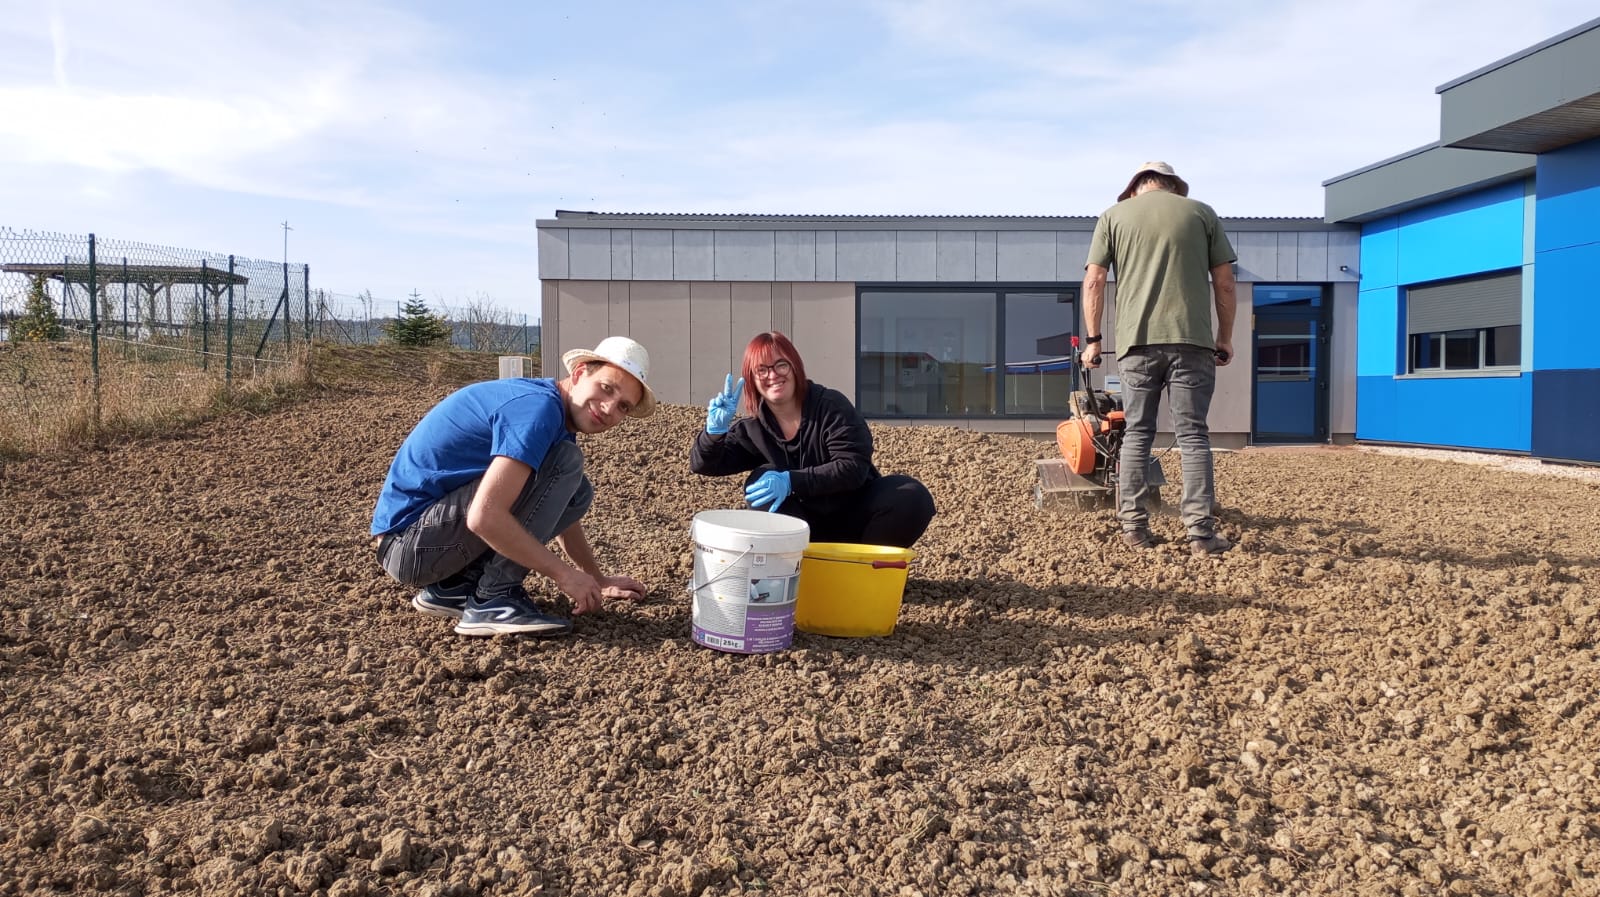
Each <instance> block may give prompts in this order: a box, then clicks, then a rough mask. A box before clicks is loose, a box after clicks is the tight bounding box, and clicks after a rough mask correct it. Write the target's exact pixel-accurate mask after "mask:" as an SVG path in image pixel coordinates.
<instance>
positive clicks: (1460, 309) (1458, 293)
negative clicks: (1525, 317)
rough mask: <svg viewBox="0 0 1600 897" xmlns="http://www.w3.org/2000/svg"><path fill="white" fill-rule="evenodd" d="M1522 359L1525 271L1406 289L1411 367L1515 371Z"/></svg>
mask: <svg viewBox="0 0 1600 897" xmlns="http://www.w3.org/2000/svg"><path fill="white" fill-rule="evenodd" d="M1521 364H1522V272H1521V271H1502V272H1497V273H1495V274H1486V275H1481V276H1477V277H1466V278H1461V279H1459V280H1445V281H1439V282H1436V283H1429V284H1419V285H1416V286H1412V287H1408V288H1407V289H1406V372H1407V373H1411V374H1449V373H1465V372H1471V371H1513V370H1517V369H1519V368H1520V367H1521Z"/></svg>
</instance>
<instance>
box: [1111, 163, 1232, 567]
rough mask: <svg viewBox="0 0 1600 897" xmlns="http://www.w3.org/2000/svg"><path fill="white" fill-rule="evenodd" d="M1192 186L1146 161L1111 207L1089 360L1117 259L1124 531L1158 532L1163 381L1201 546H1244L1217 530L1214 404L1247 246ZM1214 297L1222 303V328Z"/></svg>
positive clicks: (1190, 517) (1190, 523) (1188, 523)
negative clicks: (1241, 252)
mask: <svg viewBox="0 0 1600 897" xmlns="http://www.w3.org/2000/svg"><path fill="white" fill-rule="evenodd" d="M1188 197H1189V184H1188V183H1187V182H1186V181H1184V180H1183V178H1180V177H1178V175H1177V172H1175V171H1173V170H1172V166H1170V165H1168V164H1167V163H1165V162H1146V163H1145V164H1144V165H1142V166H1140V168H1139V170H1138V171H1136V172H1134V174H1133V178H1132V180H1130V181H1129V182H1128V187H1127V189H1125V190H1123V191H1122V195H1121V196H1118V197H1117V204H1116V205H1114V206H1112V207H1111V208H1109V209H1107V210H1106V211H1105V212H1104V214H1102V215H1101V216H1100V220H1099V221H1098V222H1097V223H1096V224H1095V228H1094V238H1093V240H1092V241H1091V242H1090V244H1089V260H1088V263H1087V264H1086V265H1085V266H1084V271H1085V273H1084V277H1083V320H1084V329H1085V330H1086V331H1087V335H1086V337H1085V348H1084V350H1083V363H1084V364H1085V365H1086V366H1088V367H1091V368H1093V367H1099V363H1100V340H1101V336H1102V334H1101V329H1100V325H1101V317H1102V316H1103V313H1104V311H1105V297H1106V274H1107V272H1108V271H1109V270H1114V271H1116V274H1117V315H1116V324H1117V326H1116V333H1115V337H1116V343H1115V348H1116V351H1117V368H1118V370H1119V372H1120V373H1121V376H1122V396H1123V408H1124V411H1125V412H1126V414H1127V430H1126V431H1125V433H1124V435H1123V440H1122V456H1121V460H1120V463H1119V474H1118V475H1119V482H1118V490H1117V492H1118V496H1117V516H1118V517H1119V518H1120V519H1121V522H1122V538H1123V541H1125V542H1126V543H1127V544H1128V545H1130V546H1132V547H1134V548H1152V547H1154V546H1155V544H1156V540H1155V537H1154V536H1153V535H1152V534H1151V532H1150V514H1149V511H1148V510H1147V509H1146V507H1145V504H1146V497H1147V495H1148V491H1149V486H1148V484H1147V483H1146V480H1145V471H1146V468H1147V467H1148V466H1149V463H1150V446H1151V443H1153V442H1154V441H1155V433H1156V413H1157V412H1158V410H1159V409H1160V402H1161V393H1162V390H1170V395H1171V408H1170V409H1169V410H1170V411H1171V412H1172V425H1173V431H1174V435H1175V436H1176V437H1177V443H1178V448H1179V449H1180V450H1181V452H1182V456H1183V502H1182V504H1181V505H1180V510H1181V513H1182V516H1183V524H1184V528H1185V529H1186V530H1187V531H1188V535H1189V549H1190V551H1192V552H1193V553H1194V554H1196V555H1201V556H1208V555H1218V554H1221V553H1222V552H1224V551H1227V550H1228V549H1229V548H1231V547H1232V546H1233V543H1232V542H1229V541H1228V540H1227V539H1225V538H1223V537H1222V536H1221V535H1219V534H1218V533H1217V518H1216V516H1215V515H1214V513H1213V508H1214V506H1215V504H1216V484H1215V480H1214V477H1213V474H1212V464H1211V431H1210V430H1209V429H1208V428H1207V426H1206V415H1207V414H1208V413H1209V412H1210V410H1211V395H1212V393H1213V392H1215V391H1216V387H1217V366H1218V365H1225V364H1227V363H1228V362H1229V361H1230V360H1231V359H1232V357H1233V315H1234V279H1233V261H1234V259H1235V258H1236V256H1235V255H1234V253H1233V247H1232V246H1231V245H1229V243H1228V237H1227V235H1226V234H1224V233H1223V232H1222V223H1221V222H1220V221H1219V220H1218V219H1217V213H1216V212H1214V211H1212V209H1211V207H1210V206H1208V205H1206V204H1205V203H1203V202H1197V201H1195V200H1192V199H1189V198H1188ZM1212 305H1215V306H1216V310H1217V328H1216V335H1215V338H1213V336H1212V329H1211V307H1212Z"/></svg>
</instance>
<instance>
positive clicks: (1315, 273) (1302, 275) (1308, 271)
mask: <svg viewBox="0 0 1600 897" xmlns="http://www.w3.org/2000/svg"><path fill="white" fill-rule="evenodd" d="M1295 236H1296V237H1297V238H1298V239H1297V240H1296V242H1295V272H1296V273H1297V274H1298V275H1299V279H1300V280H1303V281H1316V280H1327V279H1328V235H1327V234H1317V233H1305V234H1296V235H1295Z"/></svg>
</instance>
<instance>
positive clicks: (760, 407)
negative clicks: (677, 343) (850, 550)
mask: <svg viewBox="0 0 1600 897" xmlns="http://www.w3.org/2000/svg"><path fill="white" fill-rule="evenodd" d="M747 385H749V386H751V387H753V388H751V389H749V390H747V389H746V388H745V387H746V386H747ZM740 411H742V412H743V416H740V415H739V412H740ZM689 468H690V469H691V470H693V471H694V472H695V473H698V474H704V475H706V476H714V477H720V476H729V475H732V474H736V473H746V472H748V476H746V477H745V489H744V494H745V501H747V502H749V503H750V506H751V507H754V508H765V509H767V510H769V511H778V510H780V509H781V510H782V512H783V513H785V514H788V515H790V516H793V517H798V518H800V519H801V520H804V521H806V523H807V524H809V525H810V527H811V539H812V541H814V542H852V543H858V544H865V545H889V546H894V547H897V548H910V547H911V544H912V543H913V542H915V541H917V538H918V537H920V536H921V535H922V533H923V531H924V530H926V529H927V528H928V523H929V522H930V521H931V520H933V515H934V506H933V496H932V495H930V494H929V493H928V489H927V487H925V486H923V485H922V484H921V483H920V482H918V481H917V480H915V479H913V478H911V477H909V476H904V475H901V474H891V475H889V476H884V475H883V474H881V473H879V472H878V468H877V467H875V466H873V463H872V431H871V430H869V429H868V428H867V422H866V420H864V419H863V418H862V417H861V414H860V412H858V411H856V408H855V406H854V405H852V404H851V403H850V400H849V399H847V398H845V396H844V394H843V393H841V392H839V391H838V390H834V389H829V388H828V387H826V386H822V385H820V384H817V383H813V382H812V381H810V380H808V379H806V366H805V362H804V361H802V360H801V358H800V352H799V351H798V350H796V349H795V347H794V343H792V342H790V341H789V338H788V337H787V336H784V335H783V334H782V333H779V332H777V331H775V330H774V331H768V332H766V333H761V334H757V335H756V337H755V338H754V339H752V340H750V344H749V345H748V346H746V347H745V350H744V365H743V368H742V370H741V376H740V378H739V381H738V382H737V383H735V382H734V379H733V375H732V374H729V375H728V378H727V381H726V383H725V385H724V387H723V390H722V391H721V392H719V393H717V395H715V396H713V397H712V399H711V401H710V402H709V403H708V404H707V407H706V428H705V429H704V430H702V431H701V432H700V435H698V436H696V437H695V441H694V447H693V449H691V450H690V453H689Z"/></svg>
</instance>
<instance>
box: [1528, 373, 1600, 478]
mask: <svg viewBox="0 0 1600 897" xmlns="http://www.w3.org/2000/svg"><path fill="white" fill-rule="evenodd" d="M1532 376H1533V453H1534V454H1535V455H1538V456H1540V457H1541V458H1565V459H1568V460H1571V461H1600V371H1596V370H1588V371H1535V372H1534V373H1533V375H1532Z"/></svg>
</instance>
